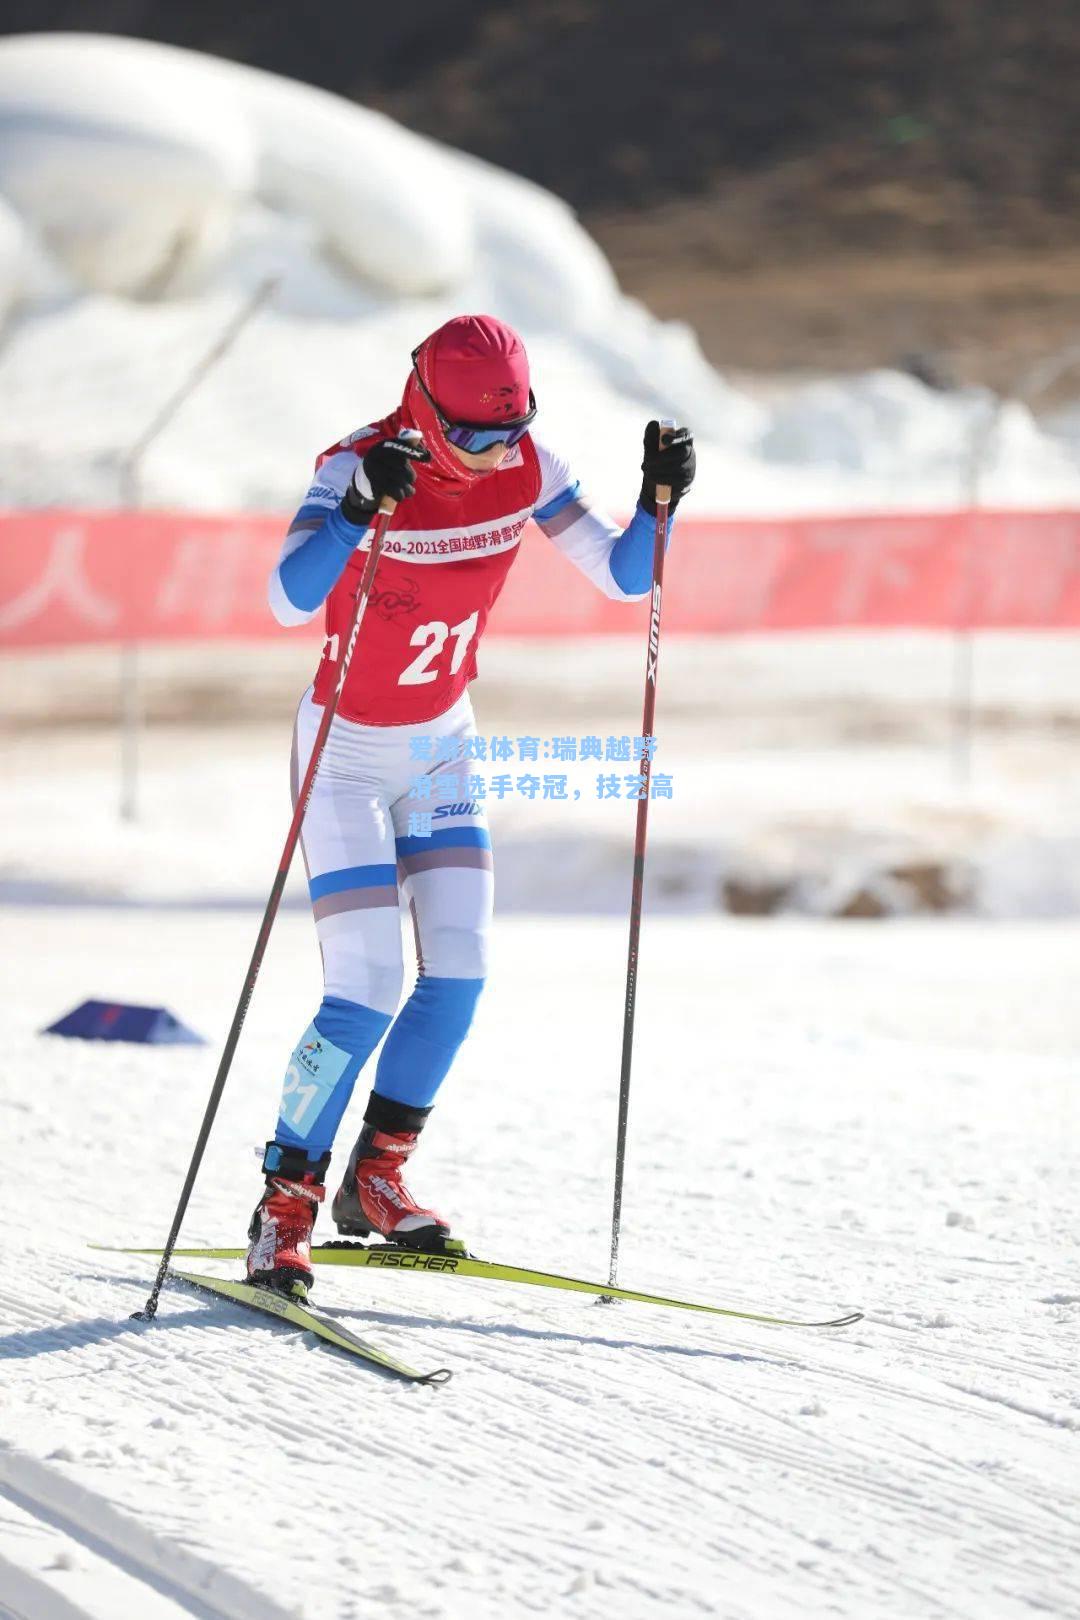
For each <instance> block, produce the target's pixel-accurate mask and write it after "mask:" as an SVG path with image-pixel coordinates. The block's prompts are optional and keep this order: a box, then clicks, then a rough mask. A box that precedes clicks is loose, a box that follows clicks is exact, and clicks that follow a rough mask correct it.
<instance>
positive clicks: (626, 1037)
mask: <svg viewBox="0 0 1080 1620" xmlns="http://www.w3.org/2000/svg"><path fill="white" fill-rule="evenodd" d="M674 428H675V423H674V421H673V420H672V419H671V418H670V417H665V419H664V420H663V421H662V422H661V423H660V444H661V445H663V444H665V443H666V442H667V439H668V437H669V435H670V434H671V433H672V432H673V430H674ZM670 501H671V488H670V486H669V485H667V484H657V486H656V533H655V536H654V538H653V584H652V597H651V599H650V612H649V643H648V650H647V652H646V660H645V714H644V718H643V720H642V722H641V735H642V736H643V737H651V736H652V734H653V723H654V719H655V715H656V666H657V664H658V663H659V660H660V606H661V602H662V599H663V589H664V552H665V549H666V546H667V518H668V505H669V503H670ZM641 779H642V780H641V797H640V798H639V799H638V806H637V825H636V827H635V830H634V876H633V881H632V883H631V886H630V948H629V951H628V954H627V960H626V1003H625V1009H624V1012H623V1039H622V1069H621V1072H620V1075H619V1128H618V1134H617V1137H616V1141H615V1195H614V1198H613V1200H612V1206H611V1265H610V1268H609V1271H608V1283H609V1285H610V1286H611V1287H614V1286H615V1280H616V1275H617V1272H618V1269H619V1234H620V1229H621V1226H622V1199H623V1171H624V1169H625V1165H626V1126H627V1121H628V1119H629V1116H630V1065H631V1062H632V1060H633V1056H634V1006H635V1003H636V1000H637V968H638V942H639V940H640V938H641V898H642V891H643V889H644V885H645V839H646V836H647V834H648V830H649V788H650V785H651V781H652V758H651V747H650V745H649V744H648V743H646V744H645V749H644V757H643V758H642V761H641Z"/></svg>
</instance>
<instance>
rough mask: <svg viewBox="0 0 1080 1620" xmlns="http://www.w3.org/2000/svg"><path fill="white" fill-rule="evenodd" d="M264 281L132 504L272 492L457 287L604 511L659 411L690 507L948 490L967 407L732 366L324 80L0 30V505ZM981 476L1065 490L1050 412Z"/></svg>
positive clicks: (91, 39) (169, 371) (516, 184)
mask: <svg viewBox="0 0 1080 1620" xmlns="http://www.w3.org/2000/svg"><path fill="white" fill-rule="evenodd" d="M675 250H676V249H673V251H675ZM269 276H274V277H277V278H278V286H277V291H276V293H275V294H274V297H273V301H272V303H271V305H270V306H269V308H267V309H266V310H265V311H264V312H263V313H262V314H261V315H259V316H258V317H257V319H256V321H255V323H254V324H253V325H252V326H251V327H250V328H249V329H248V330H247V331H246V332H245V334H244V335H243V337H242V338H241V339H240V342H239V344H238V346H237V347H236V349H235V350H234V351H233V352H232V353H231V354H229V355H228V356H227V357H226V359H225V360H224V361H223V362H222V363H221V365H220V366H219V368H218V369H217V370H216V371H215V372H214V373H213V375H212V376H211V377H210V378H209V379H208V380H207V381H206V383H205V384H204V385H203V386H202V389H201V391H200V393H199V395H198V397H197V402H196V401H193V402H192V404H191V405H190V406H188V407H186V408H185V410H184V411H183V413H182V414H181V416H180V417H179V419H178V420H177V421H176V423H175V424H174V425H173V426H171V427H170V428H169V430H168V431H167V433H166V434H165V435H164V437H163V438H162V439H161V441H160V443H159V444H158V445H157V446H156V447H155V449H154V450H153V451H152V452H151V454H150V456H149V457H148V459H147V462H146V465H145V476H144V478H143V482H142V497H143V499H144V500H145V501H146V502H148V503H150V504H158V505H169V506H176V507H201V508H214V507H220V508H263V509H270V508H278V507H281V508H285V507H288V506H289V505H290V504H291V503H292V502H293V501H294V500H295V498H296V497H297V495H298V493H299V492H300V491H301V490H302V488H303V486H304V484H305V482H306V479H307V474H308V471H309V469H310V464H311V461H312V459H313V457H314V454H315V452H316V451H317V450H318V449H320V448H321V447H322V446H324V445H325V444H327V443H330V442H332V441H333V440H335V439H337V438H338V437H340V436H341V435H342V433H343V432H346V431H348V430H350V429H351V428H353V427H355V426H358V425H360V424H361V423H362V422H364V421H367V420H369V419H370V418H371V417H372V416H375V415H381V414H382V413H383V412H384V411H385V410H387V409H389V408H390V407H391V406H392V405H394V404H395V403H396V402H397V400H398V398H399V397H400V391H401V387H402V384H403V381H404V377H405V373H406V371H407V369H408V356H409V352H410V350H411V349H412V348H413V347H414V345H415V344H416V343H417V342H418V341H419V339H420V338H421V337H422V336H423V335H424V334H425V333H426V332H428V331H430V330H431V329H432V328H433V327H434V326H435V325H437V324H438V323H439V322H440V321H441V320H443V319H444V318H445V317H446V316H447V315H449V314H452V313H455V312H458V311H461V310H463V309H492V310H494V311H495V312H496V313H498V314H499V315H501V316H502V317H503V318H505V319H507V320H510V321H511V322H513V323H514V324H516V325H518V326H519V327H520V328H521V330H522V331H523V332H524V334H525V337H526V339H527V342H528V346H529V350H530V354H531V357H532V361H533V369H534V376H535V382H536V391H537V396H538V399H539V401H540V405H541V413H542V419H543V426H544V427H545V429H546V430H547V432H548V433H549V434H550V435H551V436H553V437H554V438H555V439H557V440H559V441H561V442H562V443H563V444H565V445H566V447H567V448H568V449H569V450H570V451H572V453H573V455H574V458H575V462H576V464H577V465H578V466H579V467H580V469H581V472H582V475H583V477H584V478H585V479H586V481H587V482H588V483H589V484H590V485H591V486H592V488H593V489H594V490H595V491H596V493H597V494H598V495H599V496H601V497H602V498H603V499H605V500H606V501H608V502H610V503H612V504H613V505H616V506H618V507H620V508H623V507H627V506H629V505H630V504H631V503H632V501H633V498H634V494H635V492H636V487H637V478H636V468H637V464H638V462H639V460H640V434H641V427H642V424H643V422H644V420H646V419H647V418H648V417H649V416H650V415H656V414H657V413H662V414H671V415H674V416H677V417H678V418H680V419H681V420H686V421H689V422H690V423H691V424H692V425H693V427H694V428H695V431H696V432H697V434H698V436H699V440H700V444H701V454H700V458H699V466H700V473H699V484H698V488H697V490H696V491H695V503H696V505H697V507H698V510H699V511H703V512H713V513H718V512H732V511H742V512H749V511H762V510H788V511H808V510H823V509H827V508H839V507H852V506H878V507H882V506H911V505H922V506H925V505H928V504H931V505H945V506H952V505H955V504H957V502H964V501H966V499H967V492H968V486H969V475H970V463H971V458H972V453H973V445H974V444H975V442H976V441H978V440H980V439H981V436H982V435H983V433H984V431H985V429H986V426H987V424H988V422H989V421H990V419H991V416H992V413H993V401H992V400H991V399H990V397H989V396H987V395H985V394H984V393H981V392H979V391H967V392H962V393H957V394H952V395H943V394H938V393H934V392H933V391H931V390H930V389H927V388H926V387H924V386H923V385H922V384H921V383H920V382H918V381H916V380H915V379H914V378H912V377H908V376H901V375H899V374H897V373H890V372H881V373H874V374H871V375H868V376H865V377H862V378H853V379H848V380H831V381H830V380H822V381H821V382H819V383H816V384H814V385H812V386H803V387H800V388H795V389H777V388H770V389H768V390H767V391H761V390H757V389H754V390H751V389H748V388H746V387H736V386H733V385H732V384H731V383H730V382H729V381H727V380H725V379H724V378H723V377H721V376H719V375H718V374H717V373H716V372H715V371H714V370H713V369H712V368H711V367H710V366H709V365H708V364H707V363H706V362H705V360H704V359H703V357H702V355H701V353H700V350H699V348H698V346H697V342H696V340H695V338H694V336H693V334H692V333H691V332H690V331H689V330H688V329H687V328H686V327H684V326H682V325H681V324H679V323H676V322H661V321H658V320H656V319H655V318H654V317H653V316H652V315H650V314H649V312H648V311H647V310H645V309H643V308H642V307H641V306H640V305H639V304H637V303H635V302H634V301H633V300H630V299H627V298H625V297H624V296H622V294H621V293H620V292H619V290H618V288H617V286H616V284H615V281H614V277H613V275H612V272H611V269H610V267H609V265H608V264H607V262H606V260H605V259H604V257H603V255H602V254H601V253H600V251H599V249H598V248H597V247H596V245H595V244H594V243H593V242H592V240H591V239H590V238H589V237H588V236H587V234H586V233H585V232H584V231H583V230H582V229H581V227H580V226H579V225H578V223H577V222H576V220H575V219H574V217H573V215H572V213H571V212H570V210H569V209H568V208H567V207H566V206H565V204H563V203H562V202H561V201H560V200H559V199H558V198H556V197H554V196H552V195H551V194H550V193H548V192H545V191H543V190H541V189H540V188H538V187H536V186H534V185H532V184H530V183H529V182H526V181H524V180H521V179H519V178H518V177H516V176H514V175H510V174H507V173H505V172H502V171H500V170H498V169H495V168H493V167H491V166H490V165H488V164H484V163H481V162H480V161H478V160H476V159H474V158H471V157H468V156H466V155H465V154H462V153H460V152H455V151H452V150H450V149H449V148H446V147H442V146H439V145H438V144H437V143H434V142H432V141H429V140H425V139H421V138H420V137H418V136H415V135H413V134H412V133H411V132H410V131H408V130H405V129H402V128H401V127H399V126H398V125H396V124H394V123H392V122H391V121H390V120H388V119H386V118H384V117H382V116H381V115H379V114H376V113H373V112H371V111H369V110H368V109H366V108H363V107H357V106H354V105H352V104H351V103H348V102H345V101H343V100H341V99H340V98H338V97H335V96H332V95H329V94H327V93H326V92H324V91H320V90H316V89H313V88H311V87H310V86H307V85H302V84H298V83H294V82H291V81H289V80H285V79H282V78H279V77H277V76H275V75H272V74H267V73H263V72H259V71H257V70H255V69H251V68H246V67H242V66H239V65H237V64H235V63H230V62H224V61H219V60H216V59H213V58H210V57H205V56H200V55H198V54H197V53H193V52H188V51H183V50H179V49H176V48H173V47H168V46H163V45H153V44H149V43H147V42H145V41H140V40H131V39H122V38H106V37H98V36H94V35H79V34H72V35H65V34H50V35H22V36H15V37H11V38H8V39H5V40H2V41H0V319H3V314H4V310H5V309H7V311H8V316H7V324H6V326H5V327H4V329H3V330H2V332H0V395H2V397H3V399H4V407H5V408H4V411H3V413H2V414H0V501H2V502H3V503H4V504H6V505H22V504H27V505H42V504H50V503H56V502H60V501H63V502H65V503H67V504H69V505H72V504H80V503H83V504H100V505H111V504H115V503H116V502H117V501H118V500H119V499H121V498H122V494H123V486H122V483H121V472H120V469H121V464H122V461H123V457H124V453H125V452H126V450H127V449H128V448H129V447H130V446H131V445H132V444H133V443H134V442H135V441H136V440H137V439H138V438H139V436H140V434H141V433H142V431H143V429H144V428H145V426H146V425H147V423H148V421H149V420H150V419H151V418H152V417H153V416H154V414H155V412H156V411H157V409H158V407H159V406H160V404H161V403H162V401H163V400H164V399H165V398H166V397H167V396H168V395H169V393H170V392H171V391H172V389H173V388H174V387H175V386H176V385H177V384H178V382H179V381H181V380H182V378H183V377H184V376H185V375H186V374H187V372H188V370H189V368H190V367H191V365H192V364H193V362H195V361H196V360H197V359H198V358H199V357H200V355H201V354H202V353H203V352H204V351H205V350H206V349H208V348H209V347H210V346H211V344H212V343H213V341H214V339H215V337H216V335H217V333H218V332H219V331H220V330H221V329H222V327H223V326H225V325H227V324H228V321H229V319H230V318H231V316H232V314H233V313H234V312H235V310H236V309H237V307H238V305H240V304H242V302H243V301H244V299H245V297H246V296H248V295H249V294H250V292H251V290H252V289H253V288H254V287H256V286H257V285H259V284H260V283H261V282H262V281H263V280H265V278H267V277H269ZM792 358H793V362H797V360H798V357H797V356H793V357H792ZM61 460H62V466H63V476H62V478H61V477H59V476H58V471H57V467H58V462H59V461H61ZM983 487H984V495H985V496H986V497H987V498H989V499H992V500H995V501H1003V502H1013V503H1019V504H1037V505H1049V504H1054V503H1059V502H1069V501H1075V500H1077V499H1080V452H1078V449H1077V441H1076V435H1075V433H1074V432H1073V430H1072V428H1071V427H1070V423H1069V420H1068V419H1064V421H1063V427H1062V432H1061V435H1060V436H1059V437H1056V438H1055V437H1052V436H1050V435H1048V434H1046V433H1044V432H1042V431H1041V430H1040V429H1039V427H1038V426H1037V425H1036V424H1035V422H1034V421H1033V419H1032V417H1031V415H1030V413H1029V412H1028V411H1027V410H1026V409H1024V408H1023V407H1021V406H1019V405H1014V406H1010V407H1009V408H1008V409H1006V410H1005V412H1004V413H1003V414H1002V416H1001V418H1000V420H999V421H998V423H997V426H996V429H995V432H994V434H993V437H992V442H991V443H990V444H989V446H988V453H987V475H986V478H985V481H984V486H983Z"/></svg>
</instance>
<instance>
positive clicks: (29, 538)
mask: <svg viewBox="0 0 1080 1620" xmlns="http://www.w3.org/2000/svg"><path fill="white" fill-rule="evenodd" d="M282 527H283V525H282V520H281V519H280V518H279V517H263V516H234V517H229V516H225V517H221V516H214V517H202V516H198V515H192V514H187V513H175V512H66V511H32V512H8V513H0V646H3V647H45V646H56V645H67V644H71V643H78V642H102V641H105V642H109V641H111V642H134V641H148V642H157V641H170V640H192V639H203V638H213V637H224V636H227V637H232V638H237V639H247V638H258V637H262V636H270V635H278V634H279V633H280V630H279V626H278V625H277V624H276V623H275V621H274V619H273V617H272V616H271V614H270V610H269V608H268V607H267V605H266V583H267V578H268V576H269V574H270V570H271V569H272V568H273V566H274V563H275V561H276V559H277V555H278V548H279V546H280V543H281V534H282ZM461 566H462V567H467V566H468V564H467V563H463V564H461ZM644 611H645V610H644V608H643V607H640V606H639V607H627V606H626V605H625V604H624V603H620V602H612V601H609V600H608V599H607V598H605V597H603V596H601V595H600V593H599V592H598V591H596V590H595V589H594V588H593V587H592V586H591V585H590V584H589V583H588V582H587V581H586V580H585V579H583V578H582V577H581V576H580V575H579V574H578V573H577V572H576V570H575V569H573V568H572V567H571V566H570V564H569V563H567V562H566V561H565V559H563V558H562V557H560V556H559V555H558V553H557V552H556V551H555V550H554V548H553V547H552V546H551V545H550V544H549V543H548V541H547V540H546V539H545V538H544V536H543V535H541V534H540V533H539V531H538V530H536V529H535V528H531V527H530V528H529V529H528V530H527V531H526V533H525V536H524V538H523V541H522V546H521V556H520V557H519V559H518V560H517V562H516V563H515V565H514V567H513V569H512V570H511V571H510V575H509V580H508V583H507V586H506V589H505V590H504V592H503V595H502V596H501V598H500V600H499V602H498V604H497V605H496V607H495V610H494V612H493V614H492V618H491V633H492V634H502V635H572V634H573V635H593V634H597V633H599V634H606V633H614V632H618V631H627V630H630V629H633V628H635V627H636V626H637V625H638V623H639V622H640V621H641V619H642V616H643V613H644ZM664 627H665V629H667V630H671V631H694V632H699V633H703V632H715V633H734V632H739V631H743V632H747V631H768V630H827V629H843V628H850V629H856V628H875V627H876V628H882V629H899V628H908V627H912V628H928V629H955V628H961V627H963V628H971V629H986V630H989V629H1031V630H1036V629H1076V628H1078V627H1080V512H949V513H941V514H919V515H908V514H899V515H896V514H889V515H886V516H854V517H853V516H843V517H815V518H747V519H735V518H716V519H704V518H693V517H690V516H689V515H687V516H686V517H680V519H679V522H678V526H677V530H676V534H675V538H674V540H673V542H672V550H671V554H670V563H669V567H668V573H667V583H666V585H665V590H664ZM319 628H320V621H318V620H317V621H316V626H315V629H316V630H318V629H319Z"/></svg>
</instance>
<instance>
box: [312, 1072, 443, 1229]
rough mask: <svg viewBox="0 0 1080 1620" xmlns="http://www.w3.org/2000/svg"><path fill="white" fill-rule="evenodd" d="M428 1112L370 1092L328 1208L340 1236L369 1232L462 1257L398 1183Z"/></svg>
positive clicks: (438, 1220)
mask: <svg viewBox="0 0 1080 1620" xmlns="http://www.w3.org/2000/svg"><path fill="white" fill-rule="evenodd" d="M430 1112H431V1109H430V1108H409V1107H408V1106H407V1105H406V1104H404V1103H398V1102H393V1101H392V1100H391V1099H390V1098H389V1097H380V1096H377V1095H376V1094H375V1093H374V1092H372V1094H371V1098H370V1100H369V1102H368V1106H367V1111H366V1112H365V1114H364V1128H363V1130H362V1131H361V1132H360V1135H359V1137H358V1138H357V1141H356V1145H355V1147H354V1148H353V1150H352V1152H351V1153H350V1155H349V1163H348V1166H347V1168H346V1170H345V1179H344V1181H343V1182H342V1183H341V1186H340V1187H339V1188H338V1191H337V1194H336V1196H335V1198H334V1202H333V1204H332V1206H331V1213H332V1215H333V1217H334V1224H335V1226H336V1227H337V1229H338V1231H339V1232H341V1233H342V1235H343V1236H345V1237H360V1238H366V1237H370V1236H371V1234H372V1233H373V1232H375V1233H377V1234H378V1236H379V1237H383V1238H385V1239H386V1240H387V1242H388V1243H396V1244H399V1245H400V1246H401V1247H402V1248H406V1249H418V1250H420V1251H422V1252H423V1253H426V1254H446V1253H459V1252H463V1247H464V1246H463V1245H462V1244H460V1243H458V1242H456V1241H455V1240H454V1239H453V1238H451V1237H450V1228H449V1226H448V1225H447V1223H446V1222H445V1221H444V1220H443V1219H442V1217H441V1216H439V1215H436V1213H435V1211H434V1210H432V1209H424V1208H423V1206H422V1205H420V1204H418V1203H417V1202H416V1200H415V1198H414V1197H413V1196H412V1194H411V1193H410V1191H409V1189H408V1188H407V1187H406V1185H405V1183H404V1181H403V1180H402V1178H401V1172H402V1170H403V1168H404V1165H405V1161H406V1159H408V1158H409V1156H410V1154H411V1153H412V1152H413V1150H414V1148H415V1147H416V1143H417V1140H418V1138H419V1136H420V1132H421V1130H422V1129H423V1127H424V1122H425V1120H426V1119H427V1116H428V1115H429V1114H430Z"/></svg>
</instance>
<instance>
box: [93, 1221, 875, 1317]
mask: <svg viewBox="0 0 1080 1620" xmlns="http://www.w3.org/2000/svg"><path fill="white" fill-rule="evenodd" d="M91 1248H96V1249H107V1252H108V1253H110V1254H149V1255H159V1254H161V1253H162V1250H161V1249H132V1248H109V1247H108V1246H107V1245H105V1244H97V1243H95V1244H91ZM173 1253H174V1254H175V1255H176V1256H177V1257H179V1258H182V1259H193V1258H197V1259H201V1260H239V1259H242V1258H243V1256H244V1255H245V1254H246V1253H247V1250H246V1249H175V1250H174V1251H173ZM311 1258H312V1260H313V1261H314V1263H315V1264H316V1265H321V1266H371V1267H375V1268H376V1269H378V1270H381V1271H419V1272H425V1273H427V1274H429V1275H437V1276H442V1277H478V1278H482V1279H484V1280H485V1281H487V1282H505V1283H521V1284H525V1285H527V1286H528V1287H530V1288H557V1289H562V1290H565V1291H566V1292H568V1293H574V1294H595V1295H596V1296H597V1297H598V1298H601V1299H626V1300H630V1301H632V1302H633V1303H635V1304H638V1305H658V1306H662V1307H665V1308H667V1309H671V1310H678V1311H701V1312H704V1313H705V1314H706V1315H708V1316H726V1317H735V1318H736V1319H737V1320H739V1321H743V1322H763V1323H765V1324H766V1325H767V1326H769V1327H797V1328H841V1327H851V1326H852V1325H853V1324H854V1323H855V1322H861V1321H862V1319H863V1313H862V1311H849V1312H848V1313H847V1314H846V1315H845V1316H835V1317H832V1318H830V1319H829V1320H828V1321H823V1322H806V1321H802V1320H800V1319H797V1318H794V1317H789V1316H772V1315H767V1314H765V1313H763V1312H761V1311H740V1310H735V1309H733V1308H732V1307H731V1306H728V1305H703V1304H701V1303H699V1302H698V1301H696V1300H689V1299H671V1298H669V1297H668V1296H667V1295H665V1294H649V1293H643V1292H641V1291H640V1290H639V1289H636V1288H615V1287H613V1286H612V1285H611V1284H610V1283H598V1282H586V1281H585V1280H584V1279H583V1278H581V1277H563V1276H560V1275H559V1273H557V1272H554V1271H534V1270H532V1269H531V1268H529V1267H527V1266H504V1265H500V1264H499V1263H498V1262H497V1261H494V1260H477V1259H475V1258H474V1256H472V1255H470V1254H466V1253H465V1252H464V1251H462V1253H460V1254H456V1253H446V1254H423V1253H418V1252H417V1251H416V1250H413V1249H402V1248H398V1247H396V1246H395V1245H394V1244H371V1245H369V1244H364V1243H350V1242H347V1241H338V1242H332V1243H318V1244H313V1245H312V1249H311Z"/></svg>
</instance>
